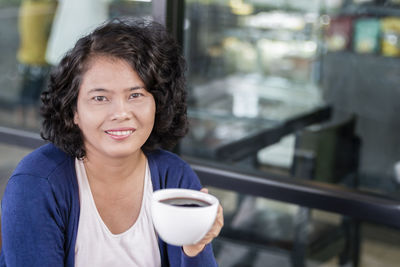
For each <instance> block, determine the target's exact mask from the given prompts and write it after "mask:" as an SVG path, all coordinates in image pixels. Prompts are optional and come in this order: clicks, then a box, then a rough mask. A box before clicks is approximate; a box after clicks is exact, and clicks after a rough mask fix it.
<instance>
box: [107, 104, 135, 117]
mask: <svg viewBox="0 0 400 267" xmlns="http://www.w3.org/2000/svg"><path fill="white" fill-rule="evenodd" d="M131 116H132V115H131V112H130V111H129V109H128V105H127V103H126V102H125V101H123V100H118V101H115V102H114V104H113V105H112V111H111V119H112V120H126V119H130V118H131Z"/></svg>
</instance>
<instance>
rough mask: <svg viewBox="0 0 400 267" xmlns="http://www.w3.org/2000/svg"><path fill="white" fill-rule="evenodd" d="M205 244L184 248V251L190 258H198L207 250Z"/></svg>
mask: <svg viewBox="0 0 400 267" xmlns="http://www.w3.org/2000/svg"><path fill="white" fill-rule="evenodd" d="M205 246H206V245H205V244H199V245H190V246H183V247H182V250H183V252H184V253H185V255H186V256H188V257H196V256H197V255H198V254H199V253H200V252H202V251H203V249H204V248H205Z"/></svg>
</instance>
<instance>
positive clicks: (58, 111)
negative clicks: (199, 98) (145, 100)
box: [41, 20, 188, 158]
mask: <svg viewBox="0 0 400 267" xmlns="http://www.w3.org/2000/svg"><path fill="white" fill-rule="evenodd" d="M96 56H107V57H111V58H116V59H122V60H125V61H126V62H128V63H129V64H130V66H132V68H133V70H135V71H136V72H137V73H138V75H139V77H140V78H141V79H142V81H143V82H144V84H145V86H146V89H147V91H149V92H150V93H151V94H152V95H153V97H154V99H155V103H156V114H155V122H154V127H153V130H152V132H151V134H150V137H149V138H148V140H147V141H146V143H145V144H144V145H143V147H142V149H143V150H145V151H151V150H154V149H157V148H163V149H171V148H173V147H174V146H175V144H176V143H177V142H178V140H179V139H180V138H182V137H183V136H184V135H185V134H186V133H187V131H188V122H187V116H186V109H187V107H186V91H185V86H186V85H185V77H184V73H185V61H184V59H183V56H182V53H181V49H180V47H179V45H178V44H177V43H176V41H175V40H174V39H173V38H172V37H171V36H170V35H169V34H168V32H167V31H166V29H165V28H164V27H163V26H162V25H160V24H158V23H156V22H149V21H139V20H112V21H109V22H107V23H105V24H104V25H102V26H100V27H99V28H97V29H95V30H94V31H93V32H92V33H90V34H88V35H87V36H84V37H82V38H81V39H79V40H78V41H77V43H76V45H75V47H74V48H73V49H71V50H70V51H69V52H68V53H67V54H66V55H65V56H64V58H63V59H62V60H61V62H60V64H59V65H58V66H57V67H55V68H54V69H53V71H52V73H51V75H50V80H49V86H48V91H46V92H44V93H43V94H42V96H41V100H42V106H41V114H42V116H43V118H44V120H43V123H42V130H41V136H42V138H43V139H45V140H48V141H50V142H52V143H53V144H55V145H56V146H57V147H59V148H60V149H62V150H63V151H65V152H66V153H68V154H70V155H71V156H74V157H77V158H84V157H85V156H86V151H85V147H84V143H83V137H82V136H83V135H82V133H81V130H80V129H79V127H78V126H77V125H76V124H74V113H75V111H76V108H77V99H78V92H79V88H80V85H81V82H82V77H83V75H84V74H85V72H86V71H87V68H88V67H89V66H88V65H89V61H90V59H91V58H93V57H96Z"/></svg>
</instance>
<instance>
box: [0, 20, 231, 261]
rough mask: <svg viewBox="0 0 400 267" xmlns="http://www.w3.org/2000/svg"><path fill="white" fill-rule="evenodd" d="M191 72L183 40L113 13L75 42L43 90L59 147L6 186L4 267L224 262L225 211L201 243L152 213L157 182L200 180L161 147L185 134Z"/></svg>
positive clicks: (47, 120) (49, 131)
mask: <svg viewBox="0 0 400 267" xmlns="http://www.w3.org/2000/svg"><path fill="white" fill-rule="evenodd" d="M183 74H184V61H183V58H182V56H181V54H180V52H179V49H178V46H177V45H176V43H175V42H174V41H173V39H171V37H169V36H168V34H167V33H166V32H165V30H164V29H163V28H162V26H160V25H158V24H155V23H144V22H121V21H112V22H109V23H107V24H106V25H104V26H102V27H100V28H98V29H96V30H95V31H94V32H93V33H91V34H89V35H87V36H86V37H83V38H81V39H80V40H79V41H78V42H77V44H76V45H75V47H74V48H73V49H72V50H71V51H70V52H69V53H67V55H66V56H65V57H64V58H63V59H62V61H61V62H60V64H59V66H58V67H57V68H56V69H55V70H54V71H53V73H52V75H51V78H50V84H49V91H48V92H45V93H43V95H42V101H43V106H42V114H43V117H44V121H43V129H42V137H43V138H44V139H45V140H49V141H50V142H51V143H50V144H47V145H45V146H43V147H41V148H39V149H37V150H35V151H34V152H33V153H31V154H30V155H28V156H27V157H26V158H24V159H23V160H22V161H21V163H20V164H19V165H18V167H17V168H16V170H15V171H14V173H13V175H12V177H11V178H10V180H9V182H8V184H7V188H6V190H5V194H4V197H3V200H2V228H3V229H2V234H3V248H2V253H1V256H0V263H1V264H0V265H1V266H63V265H64V266H215V265H216V262H215V259H214V256H213V253H212V248H211V245H210V242H211V241H212V239H213V238H215V237H216V236H217V235H218V234H219V231H220V230H221V228H222V225H223V216H222V208H221V207H219V211H218V215H217V219H216V221H215V223H214V225H213V227H212V229H210V231H209V233H208V234H207V235H206V236H205V238H204V239H203V240H201V241H200V242H199V243H197V244H195V245H190V246H183V247H176V246H172V245H168V244H166V243H165V242H163V241H162V240H161V239H158V238H157V235H156V233H155V231H154V228H153V224H152V221H151V214H150V209H149V204H150V203H149V202H150V197H151V194H152V192H153V190H158V189H160V188H178V187H180V188H191V189H200V188H201V185H200V182H199V180H198V178H197V176H196V175H195V174H194V172H193V171H192V170H191V169H190V167H189V166H188V165H187V164H186V163H185V162H183V161H182V160H181V159H179V158H178V157H177V156H175V155H174V154H172V153H169V152H166V151H164V150H162V149H163V148H164V149H165V148H171V147H173V146H174V145H175V143H176V142H177V140H178V139H179V138H181V137H183V136H184V135H185V133H186V132H187V118H186V102H185V97H186V95H185V91H184V87H185V83H184V76H183ZM203 190H204V189H203ZM204 191H206V190H204Z"/></svg>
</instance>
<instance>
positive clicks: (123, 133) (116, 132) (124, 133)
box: [104, 128, 136, 140]
mask: <svg viewBox="0 0 400 267" xmlns="http://www.w3.org/2000/svg"><path fill="white" fill-rule="evenodd" d="M135 130H136V129H135V128H125V129H112V130H106V131H104V132H105V133H106V134H108V135H109V136H110V137H111V138H112V139H115V140H123V139H126V138H128V137H129V136H130V135H131V134H133V133H134V132H135Z"/></svg>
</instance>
